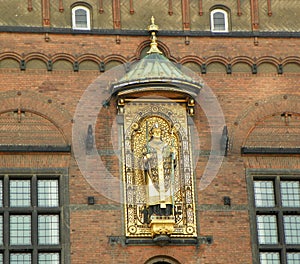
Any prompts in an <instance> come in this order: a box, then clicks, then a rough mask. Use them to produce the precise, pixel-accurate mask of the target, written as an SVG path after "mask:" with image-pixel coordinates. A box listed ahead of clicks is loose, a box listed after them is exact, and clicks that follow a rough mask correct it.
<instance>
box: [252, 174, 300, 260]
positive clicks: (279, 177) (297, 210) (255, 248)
mask: <svg viewBox="0 0 300 264" xmlns="http://www.w3.org/2000/svg"><path fill="white" fill-rule="evenodd" d="M246 180H247V187H248V202H249V211H250V215H249V217H250V227H251V230H250V232H251V240H252V257H253V262H255V263H261V262H260V253H268V252H269V253H272V252H278V253H279V260H280V263H282V264H287V255H288V253H300V243H299V244H287V243H286V241H285V230H284V229H285V226H284V223H283V218H284V216H289V215H296V216H300V206H299V207H284V206H282V199H281V189H280V188H281V186H280V183H281V182H282V181H300V171H299V170H294V171H290V170H289V171H288V170H272V169H269V170H259V169H247V170H246ZM260 180H263V181H273V183H274V184H273V185H274V194H275V196H274V199H275V206H274V207H272V206H271V207H263V206H262V207H256V204H255V192H254V181H260ZM258 215H276V219H277V235H278V243H276V244H274V245H272V244H259V237H258V229H257V221H256V217H257V216H258Z"/></svg>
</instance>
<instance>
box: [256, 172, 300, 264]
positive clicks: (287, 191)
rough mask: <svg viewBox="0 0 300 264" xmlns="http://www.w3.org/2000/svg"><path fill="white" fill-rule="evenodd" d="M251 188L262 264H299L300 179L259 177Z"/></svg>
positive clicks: (259, 255)
mask: <svg viewBox="0 0 300 264" xmlns="http://www.w3.org/2000/svg"><path fill="white" fill-rule="evenodd" d="M250 185H251V193H252V198H253V199H252V200H253V207H252V208H253V217H252V219H253V220H252V221H253V222H254V226H255V227H256V233H255V234H254V236H253V237H254V239H255V240H256V241H257V243H256V244H257V252H258V256H257V258H258V260H259V262H260V263H261V264H296V263H300V177H297V176H296V177H295V176H293V177H291V176H290V177H289V176H282V175H268V176H265V175H264V176H257V175H256V176H254V177H251V180H250Z"/></svg>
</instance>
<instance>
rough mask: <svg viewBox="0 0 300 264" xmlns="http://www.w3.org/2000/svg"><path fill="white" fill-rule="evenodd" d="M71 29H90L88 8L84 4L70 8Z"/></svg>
mask: <svg viewBox="0 0 300 264" xmlns="http://www.w3.org/2000/svg"><path fill="white" fill-rule="evenodd" d="M72 24H73V26H72V27H73V29H81V30H89V29H90V10H89V9H88V8H87V7H85V6H75V7H73V8H72Z"/></svg>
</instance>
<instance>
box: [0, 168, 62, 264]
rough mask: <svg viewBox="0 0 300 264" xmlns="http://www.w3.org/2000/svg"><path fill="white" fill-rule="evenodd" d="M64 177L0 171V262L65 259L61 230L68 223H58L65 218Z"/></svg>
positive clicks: (44, 263)
mask: <svg viewBox="0 0 300 264" xmlns="http://www.w3.org/2000/svg"><path fill="white" fill-rule="evenodd" d="M63 177H65V176H62V175H57V174H54V175H51V174H49V175H44V174H43V175H42V174H41V175H39V174H32V175H30V174H26V175H25V174H24V175H23V174H12V175H10V174H3V175H1V174H0V197H1V199H0V205H1V206H0V246H1V250H0V263H9V264H11V263H13V264H14V263H15V264H17V263H18V264H20V263H22V264H26V263H30V264H31V263H41V264H60V263H63V262H64V261H67V262H68V258H67V257H66V255H64V254H63V252H64V251H63V249H64V244H63V243H65V242H64V241H65V240H63V238H65V235H64V233H63V234H62V231H64V232H66V228H67V227H66V226H64V225H63V224H62V223H61V219H62V218H63V219H64V221H67V219H68V218H66V215H65V214H63V213H64V210H63V199H64V198H63V197H65V196H64V195H65V192H66V190H67V189H66V187H65V184H63ZM62 189H63V190H64V192H62ZM62 214H63V216H62ZM5 230H7V231H6V232H4V231H5ZM62 256H63V257H62ZM67 262H66V263H67Z"/></svg>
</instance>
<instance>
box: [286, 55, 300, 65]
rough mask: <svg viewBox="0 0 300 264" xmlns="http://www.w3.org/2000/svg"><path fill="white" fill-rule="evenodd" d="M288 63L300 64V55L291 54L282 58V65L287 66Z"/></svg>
mask: <svg viewBox="0 0 300 264" xmlns="http://www.w3.org/2000/svg"><path fill="white" fill-rule="evenodd" d="M288 63H296V64H299V65H300V57H296V56H289V57H286V58H285V59H283V60H282V65H283V66H285V65H286V64H288Z"/></svg>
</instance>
